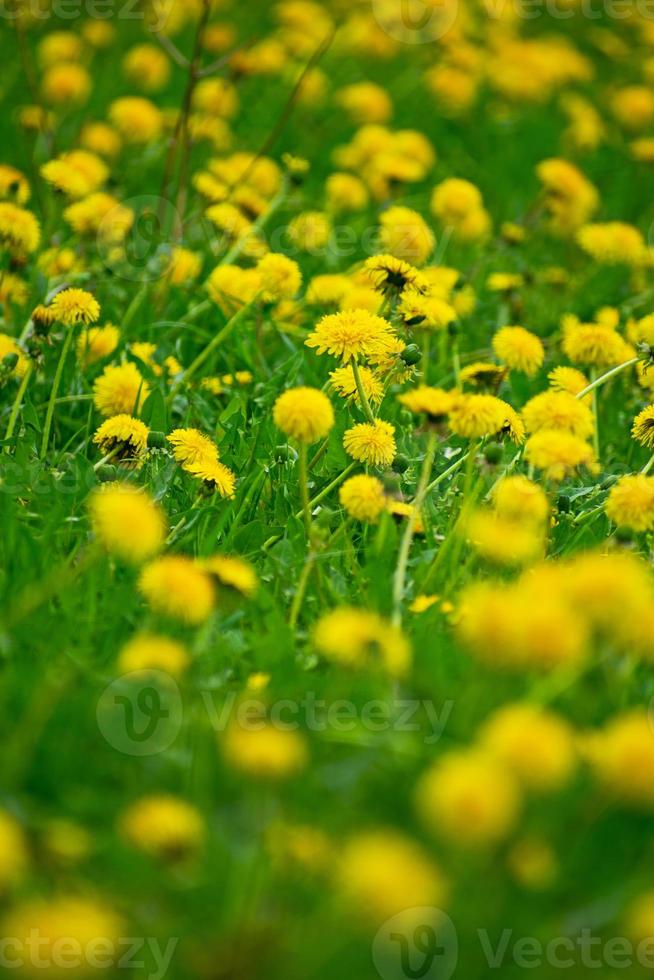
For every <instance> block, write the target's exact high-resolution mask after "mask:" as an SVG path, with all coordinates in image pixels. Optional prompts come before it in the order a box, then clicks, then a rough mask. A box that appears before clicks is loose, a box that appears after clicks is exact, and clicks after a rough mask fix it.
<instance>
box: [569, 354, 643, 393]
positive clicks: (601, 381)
mask: <svg viewBox="0 0 654 980" xmlns="http://www.w3.org/2000/svg"><path fill="white" fill-rule="evenodd" d="M637 361H638V358H637V357H632V358H630V359H629V360H628V361H624V362H623V363H622V364H618V366H617V367H614V368H611V370H610V371H607V372H606V374H601V375H600V376H599V378H594V379H593V380H592V381H591V383H590V384H589V385H586V387H585V388H583V389H582V390H581V391H579V392H577V394H576V395H575V398H583V397H584V396H585V395H588V394H590V392H591V391H594V390H595V388H599V387H600V386H601V385H603V384H604V382H605V381H608V380H609V379H610V378H612V377H613V376H614V375H616V374H619V373H620V371H624V369H625V368H628V367H631V365H632V364H636V363H637Z"/></svg>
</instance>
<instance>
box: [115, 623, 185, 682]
mask: <svg viewBox="0 0 654 980" xmlns="http://www.w3.org/2000/svg"><path fill="white" fill-rule="evenodd" d="M190 663H191V657H190V655H189V652H188V650H187V649H186V647H185V646H184V645H183V644H182V643H180V642H179V641H178V640H172V639H171V638H170V637H169V636H159V635H157V634H155V633H137V634H136V635H135V636H133V637H132V638H131V640H128V641H127V643H126V644H125V645H124V646H123V647H122V649H121V651H120V653H119V654H118V669H119V670H120V671H121V673H123V674H129V673H131V672H132V671H136V670H163V671H166V672H167V673H168V674H170V675H171V676H172V677H180V676H181V675H182V674H183V673H184V671H185V670H186V669H187V668H188V666H189V664H190Z"/></svg>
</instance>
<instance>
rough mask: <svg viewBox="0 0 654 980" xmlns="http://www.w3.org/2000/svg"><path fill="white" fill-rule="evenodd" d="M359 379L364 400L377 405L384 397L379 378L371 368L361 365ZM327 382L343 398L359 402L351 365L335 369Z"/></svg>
mask: <svg viewBox="0 0 654 980" xmlns="http://www.w3.org/2000/svg"><path fill="white" fill-rule="evenodd" d="M359 377H360V379H361V385H362V387H363V390H364V392H365V395H366V398H367V399H368V401H369V402H370V404H372V405H378V404H379V403H380V402H381V400H382V398H383V397H384V386H383V384H382V382H381V379H380V378H379V376H378V375H377V374H375V372H374V371H373V370H372V369H371V368H368V367H366V366H365V365H363V364H362V365H361V367H360V368H359ZM329 380H330V382H331V385H332V387H333V388H334V389H335V390H336V391H337V392H338V393H339V395H342V396H343V398H351V399H353V400H354V401H355V402H359V391H358V389H357V383H356V380H355V377H354V371H353V370H352V367H351V365H349V364H348V365H346V366H345V367H341V368H336V369H335V370H334V371H331V372H330V375H329Z"/></svg>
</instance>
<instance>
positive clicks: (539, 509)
mask: <svg viewBox="0 0 654 980" xmlns="http://www.w3.org/2000/svg"><path fill="white" fill-rule="evenodd" d="M493 506H494V508H495V510H496V512H497V513H498V515H499V516H500V517H504V518H506V519H507V520H510V521H529V522H534V523H536V524H544V523H545V521H546V520H547V517H548V515H549V512H550V505H549V501H548V499H547V495H546V494H545V492H544V490H543V489H542V488H541V487H539V486H538V484H537V483H533V482H532V480H529V479H527V477H526V476H522V475H516V476H505V477H503V478H502V479H501V480H500V481H499V482H498V483H497V485H496V486H495V488H494V490H493Z"/></svg>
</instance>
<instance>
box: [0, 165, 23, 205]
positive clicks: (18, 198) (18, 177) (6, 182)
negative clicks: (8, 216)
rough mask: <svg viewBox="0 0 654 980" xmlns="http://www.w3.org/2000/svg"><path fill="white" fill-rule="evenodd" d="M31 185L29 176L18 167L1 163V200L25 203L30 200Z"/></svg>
mask: <svg viewBox="0 0 654 980" xmlns="http://www.w3.org/2000/svg"><path fill="white" fill-rule="evenodd" d="M29 196H30V185H29V181H28V180H27V177H25V175H24V174H23V173H21V171H20V170H17V169H16V167H12V166H11V165H10V164H8V163H0V200H5V201H13V202H14V204H25V202H26V201H28V200H29Z"/></svg>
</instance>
